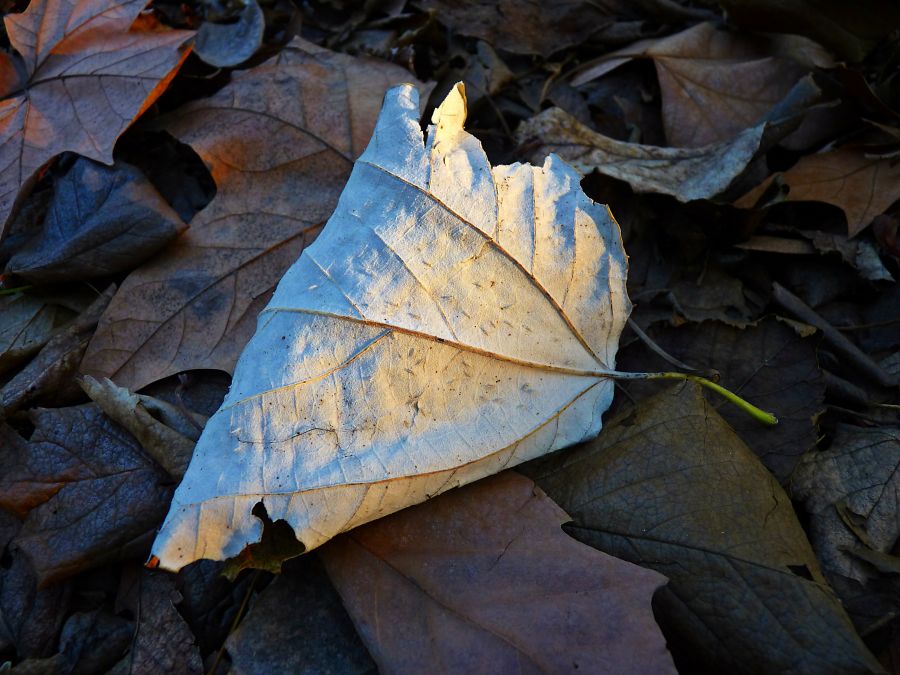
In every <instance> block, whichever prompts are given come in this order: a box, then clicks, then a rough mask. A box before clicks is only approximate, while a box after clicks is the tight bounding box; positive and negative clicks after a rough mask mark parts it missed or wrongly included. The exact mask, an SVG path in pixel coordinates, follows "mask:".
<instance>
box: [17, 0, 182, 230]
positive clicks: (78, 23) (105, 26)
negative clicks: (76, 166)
mask: <svg viewBox="0 0 900 675" xmlns="http://www.w3.org/2000/svg"><path fill="white" fill-rule="evenodd" d="M145 5H146V0H118V1H117V0H75V1H74V2H66V1H65V0H33V2H32V3H31V4H30V5H29V6H28V9H27V10H26V11H25V12H23V13H21V14H11V15H7V17H6V18H5V23H6V30H7V33H8V35H9V39H10V42H11V43H12V46H13V47H14V48H15V49H16V50H17V51H18V52H19V55H20V56H21V61H19V62H16V61H15V60H14V59H13V58H5V59H3V60H2V62H0V85H2V89H0V95H2V96H3V100H2V101H0V167H2V169H0V222H3V223H4V224H5V223H6V221H7V219H8V217H9V214H10V212H11V211H12V209H13V206H14V203H15V200H16V198H17V195H18V194H19V191H20V188H22V186H23V185H25V184H27V183H28V182H30V181H31V179H32V178H33V176H34V175H35V173H36V172H37V171H38V169H40V168H41V167H42V166H43V165H44V164H46V163H47V162H48V161H49V160H50V159H52V158H53V157H54V156H55V155H58V154H59V153H61V152H64V151H67V150H68V151H71V152H77V153H79V154H81V155H84V156H85V157H90V158H91V159H95V160H97V161H98V162H104V163H106V164H112V149H113V145H114V144H115V142H116V139H117V138H118V137H119V136H120V135H121V134H122V132H123V131H125V129H127V128H128V126H129V125H130V124H131V123H132V122H133V121H134V119H135V118H136V117H138V116H139V115H140V114H141V113H142V112H143V111H144V110H146V109H147V107H149V106H150V105H151V104H152V103H153V102H154V101H155V100H156V99H157V97H159V95H160V94H161V93H162V92H163V90H164V89H165V88H166V86H167V85H168V83H169V80H171V78H172V77H174V75H175V72H176V71H177V70H178V68H179V66H180V65H181V63H182V61H184V59H185V57H186V56H187V54H188V51H187V50H186V49H181V48H180V45H181V44H182V43H183V42H184V41H185V40H186V39H187V38H188V37H190V36H191V35H192V33H191V32H190V31H176V30H146V29H141V28H140V27H138V26H135V27H134V28H133V29H132V24H133V23H134V22H135V19H136V18H137V16H138V14H139V13H140V12H141V10H142V9H143V8H144V6H145ZM130 29H131V30H130ZM19 73H21V77H17V76H16V75H17V74H19ZM2 232H3V229H2V228H0V234H2Z"/></svg>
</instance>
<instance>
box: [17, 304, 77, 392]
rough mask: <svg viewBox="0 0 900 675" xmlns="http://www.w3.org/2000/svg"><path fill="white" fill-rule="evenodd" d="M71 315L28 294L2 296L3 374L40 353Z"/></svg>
mask: <svg viewBox="0 0 900 675" xmlns="http://www.w3.org/2000/svg"><path fill="white" fill-rule="evenodd" d="M70 316H71V314H70V313H69V312H67V311H66V310H65V309H63V308H62V307H60V306H58V305H56V304H49V303H46V302H44V300H42V299H40V298H37V297H32V296H30V295H28V294H25V293H17V294H16V295H7V296H0V375H2V374H3V373H5V372H7V371H8V370H10V369H12V368H15V367H16V366H17V365H19V364H21V363H22V362H23V361H24V360H25V359H27V358H28V357H29V356H31V355H32V354H34V353H35V352H37V351H38V350H40V349H41V348H42V347H43V346H44V345H45V344H47V343H48V342H49V341H50V338H51V337H53V334H54V333H56V331H57V329H58V328H60V326H61V325H62V324H63V323H65V321H66V320H67V319H69V318H70Z"/></svg>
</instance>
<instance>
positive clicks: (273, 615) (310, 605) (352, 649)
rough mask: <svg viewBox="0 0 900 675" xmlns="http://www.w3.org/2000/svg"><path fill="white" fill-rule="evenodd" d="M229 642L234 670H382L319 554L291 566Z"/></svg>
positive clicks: (262, 674)
mask: <svg viewBox="0 0 900 675" xmlns="http://www.w3.org/2000/svg"><path fill="white" fill-rule="evenodd" d="M285 598H290V602H285ZM298 607H302V608H303V610H302V611H299V612H298V611H297V608H298ZM225 646H226V648H227V650H228V655H229V656H230V657H231V670H230V671H229V672H231V673H234V675H269V674H270V673H277V672H286V673H341V674H342V675H363V674H366V675H375V673H377V672H378V671H377V670H376V668H375V664H374V663H373V662H372V658H371V657H370V656H369V652H367V651H366V648H365V647H364V646H363V644H362V642H361V641H360V639H359V637H358V636H357V634H356V630H354V628H353V623H352V622H351V621H350V617H349V616H347V612H346V610H345V609H344V607H343V605H341V598H340V596H339V595H338V594H337V592H336V591H335V590H334V587H333V586H332V585H331V582H330V581H329V580H328V576H327V575H326V574H325V570H324V569H322V565H321V563H320V562H319V561H318V559H317V558H316V556H314V555H312V556H304V557H302V558H298V559H297V560H295V561H292V562H291V563H289V564H287V565H285V568H284V570H283V571H282V573H281V574H280V575H279V576H278V577H277V578H276V579H275V580H274V581H273V582H272V583H271V584H269V585H268V586H267V587H266V588H265V590H264V591H263V592H262V593H261V594H260V595H259V598H257V599H256V601H255V602H254V603H253V607H252V608H251V609H250V611H249V612H248V613H247V616H246V617H245V618H244V619H243V620H242V621H241V623H240V625H239V626H238V627H237V630H235V631H234V632H233V633H231V634H230V635H229V636H228V641H227V642H226V644H225Z"/></svg>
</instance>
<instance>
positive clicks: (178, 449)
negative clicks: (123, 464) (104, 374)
mask: <svg viewBox="0 0 900 675" xmlns="http://www.w3.org/2000/svg"><path fill="white" fill-rule="evenodd" d="M79 385H80V386H81V388H82V389H83V390H84V393H86V394H87V395H88V396H90V398H91V400H92V401H93V402H94V403H96V404H97V405H98V406H99V407H100V409H101V410H102V411H103V412H104V413H106V414H107V416H109V418H110V419H112V420H114V421H115V422H118V423H119V424H121V425H122V426H123V427H125V428H126V429H127V430H128V431H130V432H131V433H132V435H134V437H135V438H136V439H137V440H138V442H139V443H140V444H141V447H142V448H143V449H144V452H146V453H147V454H148V455H150V457H152V458H153V460H154V461H155V462H156V463H157V464H159V465H160V466H161V467H162V468H164V469H165V470H166V472H168V474H169V475H170V476H172V477H173V478H175V479H181V477H182V476H183V475H184V472H185V470H186V469H187V466H188V463H189V462H190V460H191V453H192V452H193V451H194V444H195V443H196V441H197V438H198V437H199V436H200V429H202V428H203V425H204V424H205V423H206V418H205V417H203V416H202V415H197V414H196V413H191V412H189V411H187V410H179V409H178V408H176V407H175V406H173V405H171V404H170V403H167V402H166V401H162V400H160V399H156V398H153V397H152V396H145V395H143V394H134V393H132V392H130V391H128V390H127V389H126V388H125V387H119V386H117V385H116V384H115V383H114V382H112V381H111V380H109V379H107V378H103V379H102V380H95V379H94V378H93V377H91V376H90V375H86V376H84V377H83V378H82V379H81V380H79Z"/></svg>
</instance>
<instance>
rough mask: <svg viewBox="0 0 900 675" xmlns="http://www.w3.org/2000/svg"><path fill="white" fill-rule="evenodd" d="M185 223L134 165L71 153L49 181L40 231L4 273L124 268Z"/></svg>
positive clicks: (37, 278) (27, 275) (67, 274)
mask: <svg viewBox="0 0 900 675" xmlns="http://www.w3.org/2000/svg"><path fill="white" fill-rule="evenodd" d="M186 227H187V225H185V224H184V222H183V221H182V220H181V218H180V217H179V216H178V214H177V213H175V211H174V210H173V209H172V207H171V206H169V205H168V204H167V203H166V202H165V200H164V199H163V198H162V197H161V196H160V194H159V193H158V192H157V191H156V188H155V187H153V185H152V184H151V183H150V181H148V180H147V178H146V177H145V176H144V174H143V173H141V171H140V170H139V169H137V168H136V167H133V166H131V165H129V164H126V163H125V162H116V164H115V165H114V166H111V167H106V166H103V165H102V164H97V163H96V162H93V161H91V160H89V159H84V158H82V159H79V160H78V161H76V162H75V164H74V165H73V166H72V168H71V169H69V171H68V172H67V173H66V175H65V176H63V177H62V178H61V179H59V180H58V181H56V184H55V190H54V193H53V199H52V200H51V202H50V206H49V209H48V211H47V216H46V217H45V218H44V223H43V225H42V226H41V229H40V231H39V232H38V233H37V234H36V235H35V236H34V237H33V238H32V239H31V240H30V241H28V242H27V243H26V244H25V246H23V247H22V248H21V249H19V251H17V252H16V254H15V255H14V256H13V257H12V258H11V259H10V261H9V263H7V265H6V271H7V272H11V273H13V274H18V275H19V276H21V277H23V278H24V279H27V280H28V281H29V282H31V283H34V284H43V283H58V282H63V281H79V280H83V279H89V278H92V277H101V276H107V275H112V274H116V273H118V272H124V271H127V270H130V269H131V268H133V267H135V266H136V265H138V264H139V263H142V262H144V260H146V259H147V258H149V257H150V256H151V255H153V254H154V253H156V251H157V250H159V249H160V248H162V247H163V246H164V245H165V244H166V243H167V242H168V241H169V240H170V239H172V238H174V237H176V236H177V235H178V234H179V233H180V232H182V231H184V229H185V228H186Z"/></svg>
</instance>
